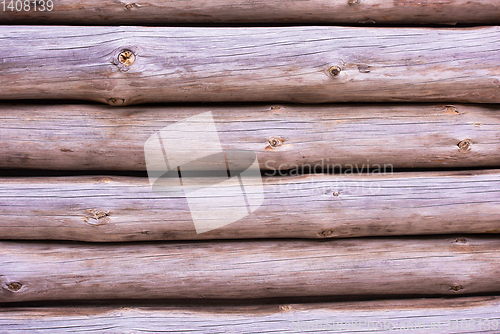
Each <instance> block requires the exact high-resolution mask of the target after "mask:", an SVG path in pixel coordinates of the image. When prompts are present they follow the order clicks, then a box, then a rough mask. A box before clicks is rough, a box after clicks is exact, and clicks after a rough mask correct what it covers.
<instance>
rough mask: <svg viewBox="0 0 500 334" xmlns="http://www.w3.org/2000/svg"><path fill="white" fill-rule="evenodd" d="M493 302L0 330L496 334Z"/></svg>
mask: <svg viewBox="0 0 500 334" xmlns="http://www.w3.org/2000/svg"><path fill="white" fill-rule="evenodd" d="M499 307H500V300H499V298H498V297H469V298H454V299H439V298H433V299H402V300H376V301H369V302H343V303H321V304H281V305H257V306H253V305H245V306H240V305H236V306H234V305H231V306H163V307H160V306H142V307H137V306H128V307H116V306H93V307H90V306H81V307H76V306H73V307H45V308H27V307H24V308H3V309H0V329H3V330H5V331H7V332H9V331H16V332H20V331H29V332H31V333H40V334H45V333H49V334H52V333H56V334H59V333H74V331H75V330H76V329H78V330H81V331H91V332H92V333H117V332H120V333H122V332H126V331H133V332H134V331H135V332H167V333H176V332H190V333H203V334H206V333H210V334H215V333H224V332H228V331H232V332H233V333H241V332H252V333H265V332H273V331H274V332H279V333H296V334H298V333H304V332H307V331H314V333H346V332H350V331H356V332H357V333H380V332H381V331H383V330H385V331H386V332H388V331H390V332H391V333H398V334H401V333H408V332H413V333H415V332H416V333H419V332H425V331H426V332H432V333H436V334H450V333H451V334H458V333H464V334H468V333H471V331H474V332H481V333H498V328H499V323H500V317H499V316H498V308H499Z"/></svg>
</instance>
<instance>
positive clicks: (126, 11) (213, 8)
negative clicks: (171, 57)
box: [0, 0, 500, 25]
mask: <svg viewBox="0 0 500 334" xmlns="http://www.w3.org/2000/svg"><path fill="white" fill-rule="evenodd" d="M45 2H47V1H45ZM7 4H8V2H7ZM499 17H500V6H499V4H498V2H497V1H495V0H475V1H467V0H423V1H422V0H419V1H416V0H394V1H383V0H359V1H354V0H351V1H348V0H330V1H327V0H315V1H312V0H301V1H296V0H288V1H259V2H257V1H252V0H231V1H230V2H228V1H222V0H212V1H194V0H191V1H176V0H144V1H141V2H139V3H134V2H132V1H126V0H120V1H112V0H100V1H97V0H87V1H85V3H82V2H81V1H78V0H53V9H52V11H40V7H39V8H38V11H36V12H35V11H34V10H33V8H32V9H31V10H30V11H19V12H17V11H15V12H10V11H8V10H7V11H5V12H4V11H0V22H5V23H8V24H19V23H27V24H33V23H36V24H69V25H72V24H92V25H93V24H97V25H117V24H118V25H142V24H155V25H163V24H179V23H211V24H213V23H236V24H241V23H268V24H291V23H312V24H332V23H341V24H363V23H365V24H375V23H377V24H403V25H408V24H455V23H468V24H471V23H473V24H482V25H485V24H498V23H499V22H500V20H499Z"/></svg>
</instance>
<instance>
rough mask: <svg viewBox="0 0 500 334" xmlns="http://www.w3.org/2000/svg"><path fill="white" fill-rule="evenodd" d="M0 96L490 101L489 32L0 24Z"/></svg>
mask: <svg viewBox="0 0 500 334" xmlns="http://www.w3.org/2000/svg"><path fill="white" fill-rule="evenodd" d="M0 39H1V40H2V43H1V44H0V54H1V55H2V59H1V64H2V66H1V67H0V86H1V87H2V89H1V90H0V99H79V100H92V101H99V102H105V103H109V104H111V105H114V106H120V105H126V104H137V103H144V102H175V101H180V102H195V101H274V102H276V101H285V102H287V103H291V102H301V103H320V102H321V103H323V102H325V103H326V102H395V101H400V102H401V101H404V102H408V101H416V102H426V101H428V102H431V101H439V102H445V103H448V102H450V101H453V102H457V103H458V102H479V103H498V102H500V68H499V66H498V49H499V46H500V27H483V28H470V29H432V28H421V29H418V28H349V27H306V26H297V27H280V28H276V27H272V28H183V27H177V28H172V27H170V28H166V27H161V28H152V27H84V26H82V27H64V29H62V28H61V27H55V26H37V27H29V26H1V27H0Z"/></svg>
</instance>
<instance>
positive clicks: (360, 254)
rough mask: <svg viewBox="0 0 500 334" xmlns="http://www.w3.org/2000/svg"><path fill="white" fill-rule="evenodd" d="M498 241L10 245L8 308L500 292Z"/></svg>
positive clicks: (5, 245) (0, 297)
mask: <svg viewBox="0 0 500 334" xmlns="http://www.w3.org/2000/svg"><path fill="white" fill-rule="evenodd" d="M499 258H500V239H498V238H475V237H471V238H463V237H461V238H428V239H427V238H422V239H418V238H417V239H415V238H413V239H410V238H386V239H376V238H374V239H363V238H353V239H340V240H329V241H322V240H316V241H297V240H292V241H283V240H271V241H245V242H240V241H237V242H235V241H232V242H231V241H226V242H218V243H213V242H195V243H170V244H168V243H167V244H148V243H145V244H132V245H130V244H129V245H116V244H111V245H110V244H102V245H95V244H94V245H89V244H47V243H22V242H1V243H0V285H1V288H0V302H21V301H39V300H77V299H95V300H102V299H191V298H192V299H198V298H217V299H247V298H278V297H306V296H307V297H315V296H342V295H362V296H368V295H377V296H381V295H457V294H464V293H492V292H498V291H500V261H499Z"/></svg>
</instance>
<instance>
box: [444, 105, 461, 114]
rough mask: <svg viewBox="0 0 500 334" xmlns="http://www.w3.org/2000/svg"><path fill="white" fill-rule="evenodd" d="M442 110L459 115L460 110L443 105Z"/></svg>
mask: <svg viewBox="0 0 500 334" xmlns="http://www.w3.org/2000/svg"><path fill="white" fill-rule="evenodd" d="M444 112H445V113H446V114H449V115H459V114H460V111H458V109H457V107H455V106H444Z"/></svg>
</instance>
